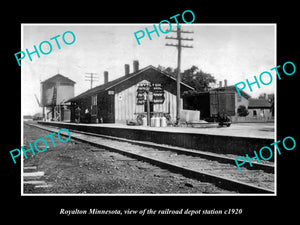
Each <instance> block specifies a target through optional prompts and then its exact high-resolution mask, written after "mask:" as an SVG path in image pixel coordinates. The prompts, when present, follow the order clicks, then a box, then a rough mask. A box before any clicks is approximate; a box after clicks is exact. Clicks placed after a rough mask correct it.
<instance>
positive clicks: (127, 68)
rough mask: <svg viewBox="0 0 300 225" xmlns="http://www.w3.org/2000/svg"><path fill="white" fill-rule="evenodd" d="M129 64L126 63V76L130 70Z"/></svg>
mask: <svg viewBox="0 0 300 225" xmlns="http://www.w3.org/2000/svg"><path fill="white" fill-rule="evenodd" d="M129 69H130V68H129V64H125V76H127V75H128V74H129V72H130V70H129Z"/></svg>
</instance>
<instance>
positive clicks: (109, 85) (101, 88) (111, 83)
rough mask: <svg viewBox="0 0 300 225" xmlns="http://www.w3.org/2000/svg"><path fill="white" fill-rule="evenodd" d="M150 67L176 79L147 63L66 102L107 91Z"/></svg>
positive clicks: (189, 87) (170, 77)
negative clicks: (141, 67)
mask: <svg viewBox="0 0 300 225" xmlns="http://www.w3.org/2000/svg"><path fill="white" fill-rule="evenodd" d="M150 69H154V70H156V71H157V72H159V73H160V74H162V75H163V76H166V77H168V78H169V79H172V80H174V81H176V79H175V78H174V77H173V76H171V75H170V74H168V73H165V72H163V71H161V70H159V69H158V68H156V67H154V66H152V65H149V66H147V67H145V68H143V69H141V70H138V71H137V72H133V73H130V74H128V75H125V76H122V77H119V78H117V79H115V80H112V81H109V82H107V83H106V84H102V85H99V86H97V87H94V88H92V89H89V90H87V91H85V92H83V93H81V94H79V95H77V96H76V97H74V98H71V99H69V100H68V101H67V102H72V101H75V100H78V99H81V98H85V97H87V96H91V95H94V94H96V93H99V92H101V91H107V90H109V89H111V88H113V87H116V86H119V85H121V84H122V83H124V82H125V81H127V80H129V79H131V78H133V77H136V76H138V75H140V74H142V73H143V72H145V71H147V70H150ZM181 85H184V86H185V87H186V88H188V89H190V90H194V88H192V87H191V86H189V85H187V84H185V83H183V82H181Z"/></svg>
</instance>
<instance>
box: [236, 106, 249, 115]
mask: <svg viewBox="0 0 300 225" xmlns="http://www.w3.org/2000/svg"><path fill="white" fill-rule="evenodd" d="M237 113H238V115H239V116H248V114H249V112H248V109H247V108H246V106H244V105H240V106H239V107H238V109H237Z"/></svg>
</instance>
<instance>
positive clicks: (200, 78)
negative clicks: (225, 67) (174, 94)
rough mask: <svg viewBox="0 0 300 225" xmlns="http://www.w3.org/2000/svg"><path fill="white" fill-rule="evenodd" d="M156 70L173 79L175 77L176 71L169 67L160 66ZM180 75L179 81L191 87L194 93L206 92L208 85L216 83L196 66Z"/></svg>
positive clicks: (208, 74)
mask: <svg viewBox="0 0 300 225" xmlns="http://www.w3.org/2000/svg"><path fill="white" fill-rule="evenodd" d="M158 68H159V69H160V70H162V71H163V72H166V73H168V74H170V75H172V76H173V77H175V78H176V76H177V69H173V68H171V67H167V68H164V67H162V66H158ZM180 74H181V81H182V82H183V83H186V84H187V85H189V86H191V87H193V88H194V89H195V92H202V91H207V90H208V89H209V88H210V84H212V83H215V82H216V79H215V78H214V77H213V76H212V75H211V74H210V73H205V72H203V71H202V70H200V69H199V68H198V67H197V66H192V67H191V68H190V69H187V70H184V71H183V72H181V73H180Z"/></svg>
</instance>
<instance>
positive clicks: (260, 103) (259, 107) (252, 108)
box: [248, 98, 272, 120]
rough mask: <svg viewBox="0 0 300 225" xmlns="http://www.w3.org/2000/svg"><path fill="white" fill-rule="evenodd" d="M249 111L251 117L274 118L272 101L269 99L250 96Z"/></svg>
mask: <svg viewBox="0 0 300 225" xmlns="http://www.w3.org/2000/svg"><path fill="white" fill-rule="evenodd" d="M248 112H249V115H248V116H249V117H254V118H257V119H262V120H269V119H271V118H272V112H271V103H270V102H269V101H268V100H267V99H263V98H261V99H255V98H250V99H249V105H248Z"/></svg>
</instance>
